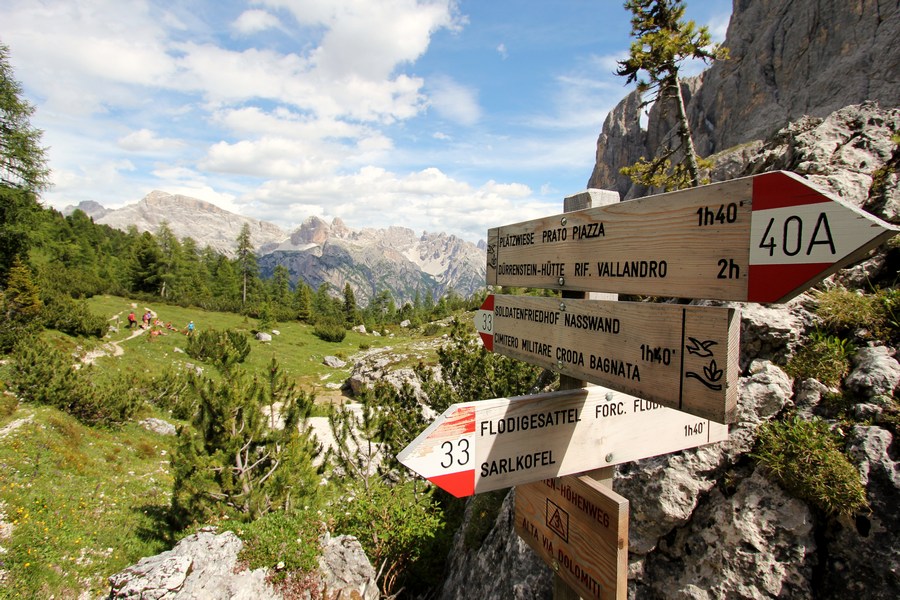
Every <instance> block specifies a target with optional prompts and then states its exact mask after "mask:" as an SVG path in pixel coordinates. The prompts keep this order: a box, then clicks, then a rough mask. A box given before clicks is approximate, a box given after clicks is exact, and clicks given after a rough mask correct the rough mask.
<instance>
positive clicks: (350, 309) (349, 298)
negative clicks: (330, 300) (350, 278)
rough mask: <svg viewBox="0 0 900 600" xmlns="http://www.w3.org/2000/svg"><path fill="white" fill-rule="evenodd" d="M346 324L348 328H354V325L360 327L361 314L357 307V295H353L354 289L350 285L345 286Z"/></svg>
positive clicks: (344, 310) (344, 307)
mask: <svg viewBox="0 0 900 600" xmlns="http://www.w3.org/2000/svg"><path fill="white" fill-rule="evenodd" d="M343 312H344V323H345V324H346V325H347V327H353V326H354V325H359V322H360V314H359V308H358V307H357V306H356V294H354V293H353V288H352V287H350V284H349V283H347V284H344V305H343Z"/></svg>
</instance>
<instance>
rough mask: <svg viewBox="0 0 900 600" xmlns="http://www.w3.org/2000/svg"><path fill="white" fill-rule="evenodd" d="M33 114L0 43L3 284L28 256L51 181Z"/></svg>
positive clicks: (0, 283) (6, 50)
mask: <svg viewBox="0 0 900 600" xmlns="http://www.w3.org/2000/svg"><path fill="white" fill-rule="evenodd" d="M33 113H34V107H33V106H32V105H31V104H29V103H28V102H27V101H25V100H23V99H22V86H21V84H20V83H19V82H18V81H16V80H15V78H14V76H13V71H12V66H10V64H9V47H8V46H6V45H5V44H2V43H0V287H2V286H3V284H4V283H5V282H6V278H7V274H8V272H9V269H10V268H11V267H12V265H13V262H14V260H15V259H16V257H18V258H19V259H21V260H25V258H26V253H27V250H28V246H29V243H30V236H29V234H30V231H31V229H32V227H33V224H34V219H35V217H36V215H37V214H38V213H39V212H40V210H41V207H40V204H39V202H38V196H39V194H40V193H41V192H42V191H43V190H45V189H46V188H47V187H49V185H50V171H49V169H47V162H46V157H45V152H44V148H42V147H41V145H40V141H41V135H42V134H43V132H42V131H41V130H39V129H36V128H34V127H33V126H32V125H31V120H30V119H31V115H32V114H33Z"/></svg>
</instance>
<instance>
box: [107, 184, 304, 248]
mask: <svg viewBox="0 0 900 600" xmlns="http://www.w3.org/2000/svg"><path fill="white" fill-rule="evenodd" d="M95 222H96V223H98V224H101V225H109V226H110V227H115V228H116V229H121V230H123V231H125V230H127V229H128V226H129V225H134V226H135V227H136V228H137V230H138V231H139V232H143V231H149V232H150V233H154V234H155V233H156V231H157V230H158V228H159V226H160V225H161V224H162V223H163V222H165V223H166V224H168V226H169V229H171V230H172V233H173V234H174V235H175V237H177V238H178V239H182V238H186V237H190V238H192V239H194V240H195V241H196V242H197V243H198V245H199V246H200V247H201V248H202V247H203V246H206V245H209V246H210V247H211V248H213V249H214V250H216V251H217V252H219V253H221V254H224V255H226V256H234V252H235V250H236V249H237V243H236V241H235V240H237V238H238V235H240V233H241V228H242V227H243V226H244V224H245V223H246V224H248V225H250V236H251V240H252V242H253V244H254V246H262V245H264V244H270V243H273V242H275V243H277V242H280V241H282V240H284V239H285V238H287V233H285V232H284V231H283V230H282V229H281V228H280V227H278V226H277V225H274V224H272V223H267V222H266V221H258V220H256V219H251V218H250V217H242V216H240V215H236V214H234V213H231V212H228V211H227V210H223V209H221V208H219V207H218V206H216V205H214V204H210V203H209V202H204V201H203V200H198V199H196V198H191V197H189V196H181V195H177V194H168V193H166V192H161V191H158V190H157V191H153V192H150V193H149V194H147V195H146V196H145V197H144V198H143V199H142V200H141V201H140V202H137V203H135V204H130V205H128V206H125V207H123V208H120V209H117V210H111V211H109V212H107V213H106V214H105V215H103V216H102V217H100V218H99V219H96V220H95Z"/></svg>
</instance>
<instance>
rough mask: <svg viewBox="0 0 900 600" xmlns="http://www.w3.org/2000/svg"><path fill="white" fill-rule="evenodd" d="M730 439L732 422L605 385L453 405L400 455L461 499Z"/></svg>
mask: <svg viewBox="0 0 900 600" xmlns="http://www.w3.org/2000/svg"><path fill="white" fill-rule="evenodd" d="M727 438H728V427H727V426H726V425H722V424H720V423H715V422H713V421H709V420H706V419H701V418H699V417H696V416H693V415H690V414H688V413H684V412H680V411H677V410H672V409H668V408H665V407H663V406H661V405H659V404H654V403H653V402H648V401H647V400H643V399H640V398H636V397H634V396H629V395H626V394H621V393H618V392H614V391H612V390H608V389H605V388H601V387H591V388H584V389H577V390H566V391H560V392H550V393H546V394H537V395H534V396H517V397H515V398H496V399H493V400H481V401H477V402H466V403H462V404H454V405H452V406H451V407H450V408H448V409H447V410H446V411H444V413H443V414H442V415H440V416H439V417H438V418H437V419H435V420H434V422H433V423H432V424H431V425H429V426H428V428H427V429H425V431H423V432H422V433H421V434H419V436H418V437H417V438H416V439H415V440H413V441H412V443H410V444H409V445H408V446H407V447H406V448H404V449H403V451H402V452H401V453H400V454H399V455H398V456H397V458H398V459H399V460H400V462H401V463H403V464H404V465H406V466H407V467H409V468H410V469H412V470H413V471H415V472H416V473H418V474H419V475H421V476H422V477H425V478H426V479H428V480H429V481H431V482H432V483H434V484H435V485H437V486H438V487H440V488H442V489H444V490H446V491H448V492H450V493H451V494H453V495H454V496H456V497H458V498H461V497H464V496H471V495H472V494H477V493H479V492H487V491H490V490H496V489H501V488H506V487H510V486H513V485H519V484H522V483H529V482H533V481H538V480H541V479H547V478H549V477H559V476H562V475H569V474H572V473H581V472H584V471H592V470H594V469H598V468H600V467H607V466H612V465H617V464H619V463H623V462H629V461H634V460H640V459H642V458H647V457H650V456H657V455H659V454H665V453H668V452H675V451H677V450H682V449H684V448H694V447H697V446H702V445H705V444H709V443H713V442H720V441H722V440H725V439H727Z"/></svg>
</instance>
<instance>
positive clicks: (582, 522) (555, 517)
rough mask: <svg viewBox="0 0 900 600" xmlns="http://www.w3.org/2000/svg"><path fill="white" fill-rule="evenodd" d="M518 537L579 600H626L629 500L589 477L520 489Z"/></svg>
mask: <svg viewBox="0 0 900 600" xmlns="http://www.w3.org/2000/svg"><path fill="white" fill-rule="evenodd" d="M515 519H516V521H515V525H516V533H518V534H519V537H521V538H522V539H523V540H525V542H526V543H527V544H528V545H529V546H531V548H532V549H533V550H534V551H535V552H536V553H537V555H538V556H540V557H541V558H543V559H544V562H546V563H547V564H548V565H550V567H551V568H552V569H553V571H554V572H555V573H556V574H557V575H558V576H559V577H560V578H562V580H563V581H565V582H566V583H567V584H568V585H569V586H570V587H571V588H572V589H573V590H575V592H577V593H578V595H579V596H580V597H581V598H585V599H588V598H597V599H598V600H625V598H627V596H628V500H626V499H625V498H623V497H622V496H620V495H619V494H616V493H615V492H613V491H612V490H611V489H609V488H607V487H605V486H603V485H601V484H598V483H597V482H596V481H594V480H593V479H591V478H590V477H575V476H568V477H562V478H558V479H546V480H544V481H540V482H537V483H530V484H527V485H519V486H516V508H515Z"/></svg>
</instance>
